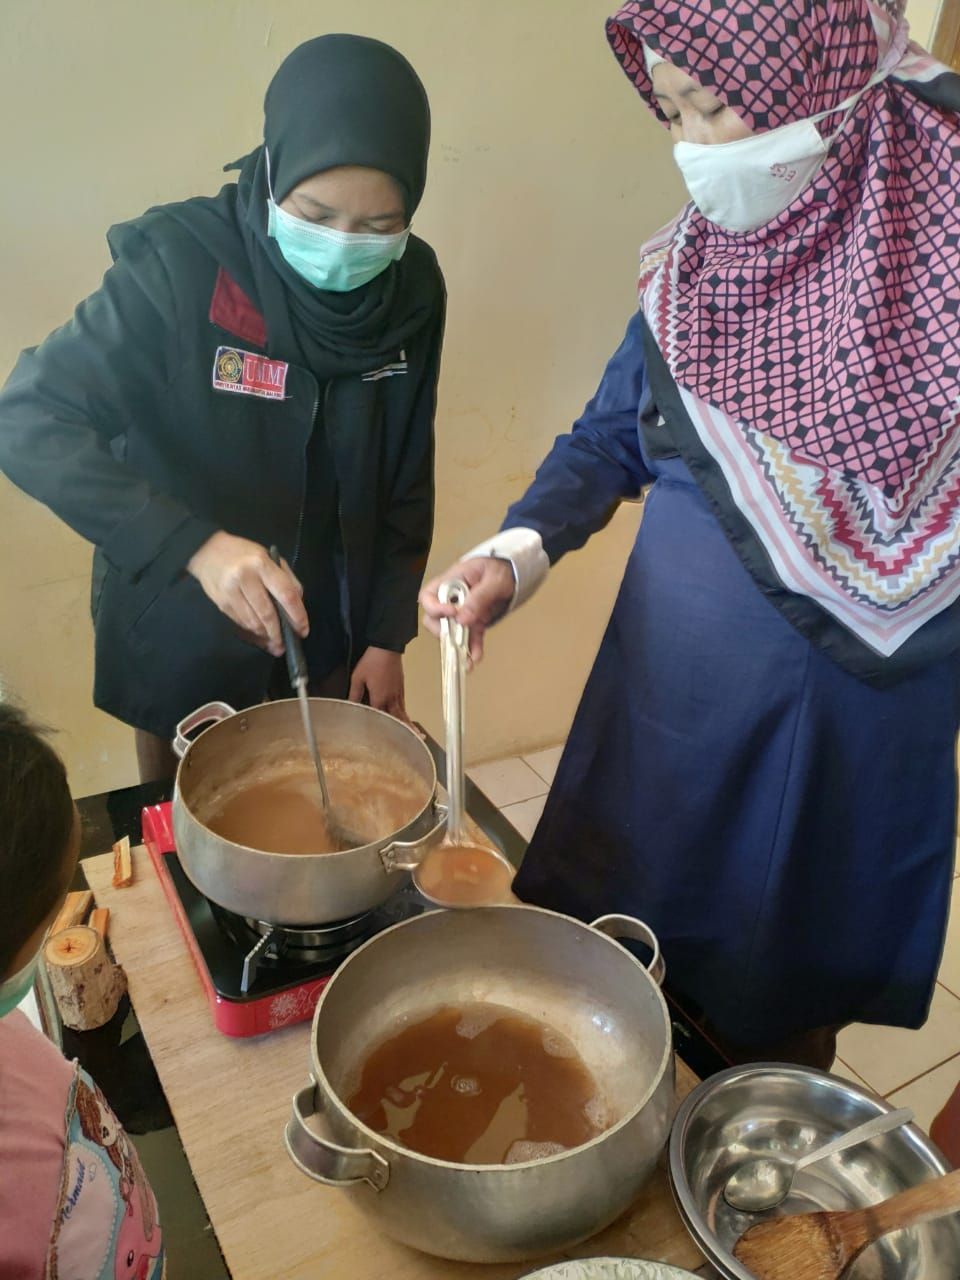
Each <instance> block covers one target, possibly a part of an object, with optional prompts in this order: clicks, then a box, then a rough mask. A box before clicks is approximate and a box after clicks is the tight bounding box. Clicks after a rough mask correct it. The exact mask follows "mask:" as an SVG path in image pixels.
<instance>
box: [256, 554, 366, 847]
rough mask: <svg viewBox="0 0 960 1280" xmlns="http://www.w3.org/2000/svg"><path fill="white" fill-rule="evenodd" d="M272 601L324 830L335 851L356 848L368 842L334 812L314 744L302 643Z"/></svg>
mask: <svg viewBox="0 0 960 1280" xmlns="http://www.w3.org/2000/svg"><path fill="white" fill-rule="evenodd" d="M270 559H271V560H272V561H273V563H274V564H277V565H278V564H280V563H281V560H280V552H279V551H278V550H277V548H276V547H271V548H270ZM274 604H275V605H276V608H277V616H278V617H279V619H280V631H281V634H282V635H283V651H284V656H285V657H286V660H287V672H288V673H289V676H290V684H291V685H292V686H293V688H294V690H295V692H296V695H297V701H298V702H299V704H300V719H301V720H302V721H303V735H304V737H305V738H306V740H307V747H308V749H309V751H310V756H311V758H312V760H313V767H314V769H316V771H317V782H318V783H319V784H320V798H321V800H322V801H323V812H324V817H325V818H326V822H327V830H328V832H329V834H330V839H331V841H332V843H333V844H334V845H336V852H338V853H339V852H342V851H343V850H344V849H358V848H360V847H361V846H362V845H365V844H368V843H369V841H367V840H366V839H365V838H364V837H363V836H360V835H358V834H357V832H355V831H351V830H350V829H349V828H348V827H345V826H344V825H343V823H341V822H340V821H339V819H338V818H337V816H336V811H335V810H334V808H333V806H332V805H331V803H330V792H329V789H328V787H327V775H326V773H325V772H324V768H323V761H322V760H321V759H320V750H319V748H318V746H317V735H316V733H315V731H314V728H313V717H312V716H311V714H310V698H309V693H308V686H309V677H308V674H307V660H306V657H305V656H304V652H303V645H302V644H301V642H300V637H299V635H298V634H297V631H296V628H295V627H294V625H293V623H292V622H291V621H290V618H289V616H288V614H287V611H286V610H285V609H284V607H283V605H282V604H281V603H280V601H279V600H275V601H274Z"/></svg>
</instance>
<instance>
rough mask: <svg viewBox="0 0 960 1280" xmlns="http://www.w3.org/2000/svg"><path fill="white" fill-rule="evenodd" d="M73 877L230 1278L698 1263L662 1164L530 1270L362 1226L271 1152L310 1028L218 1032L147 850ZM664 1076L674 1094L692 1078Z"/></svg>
mask: <svg viewBox="0 0 960 1280" xmlns="http://www.w3.org/2000/svg"><path fill="white" fill-rule="evenodd" d="M84 870H85V872H86V875H87V878H88V880H89V883H90V887H91V888H92V889H93V891H94V894H95V896H96V900H97V903H98V905H100V906H105V907H109V908H110V912H111V915H110V942H111V945H112V948H113V952H114V955H115V957H116V959H117V961H118V962H119V963H120V964H122V965H123V967H124V969H125V970H126V973H127V980H128V983H129V991H130V998H131V1000H132V1002H133V1006H134V1008H135V1010H136V1014H137V1018H138V1021H139V1023H140V1026H141V1029H142V1031H143V1035H144V1038H145V1039H146V1042H147V1046H148V1048H149V1050H150V1054H151V1056H152V1058H153V1061H154V1064H155V1066H156V1069H157V1073H158V1075H159V1077H160V1082H161V1084H162V1085H163V1089H164V1092H165V1094H166V1096H167V1101H168V1102H169V1104H170V1109H171V1111H172V1112H173V1116H174V1119H175V1121H176V1125H177V1129H178V1131H179V1134H180V1140H181V1142H182V1143H183V1148H184V1150H185V1152H186V1154H187V1158H188V1160H189V1161H190V1166H191V1169H192V1171H193V1175H194V1177H195V1179H196V1181H197V1185H198V1187H199V1189H200V1194H201V1195H202V1197H203V1201H204V1204H205V1205H206V1208H207V1212H208V1214H209V1216H210V1221H211V1222H212V1223H213V1226H214V1230H215V1231H216V1234H217V1239H218V1241H219V1243H220V1247H221V1249H222V1251H223V1255H224V1258H225V1259H226V1262H227V1266H228V1267H229V1269H230V1272H231V1274H232V1276H233V1277H234V1280H318V1278H321V1277H331V1278H332V1277H336V1278H337V1280H340V1278H341V1277H342V1278H343V1280H348V1278H349V1280H381V1278H382V1277H389V1278H390V1280H435V1278H436V1277H441V1276H442V1277H449V1278H450V1280H515V1278H516V1277H518V1276H522V1275H526V1274H527V1273H529V1272H530V1271H533V1270H535V1269H536V1268H537V1267H538V1266H542V1265H547V1263H549V1262H550V1261H556V1260H559V1258H560V1257H596V1256H630V1257H637V1258H651V1259H656V1260H658V1261H662V1262H669V1263H672V1264H673V1265H674V1266H677V1267H686V1268H688V1269H689V1270H691V1271H694V1270H697V1269H698V1268H701V1267H703V1265H704V1260H703V1256H702V1255H701V1254H700V1252H699V1250H698V1249H697V1248H696V1246H695V1245H694V1244H693V1242H692V1240H691V1239H690V1237H689V1236H688V1235H687V1232H686V1230H685V1229H684V1227H683V1224H682V1223H681V1221H680V1219H679V1217H678V1216H677V1212H676V1210H675V1208H674V1205H673V1200H672V1197H671V1194H670V1189H669V1186H668V1184H667V1177H666V1173H665V1171H664V1169H663V1167H662V1162H661V1166H660V1167H658V1169H657V1171H656V1174H655V1175H654V1177H653V1178H652V1179H651V1181H650V1182H649V1183H648V1185H647V1187H646V1188H645V1190H644V1192H643V1193H642V1195H641V1196H640V1198H639V1199H638V1200H637V1201H636V1203H635V1204H634V1206H633V1208H632V1209H631V1210H630V1211H629V1212H628V1213H627V1214H625V1215H624V1216H623V1217H622V1218H620V1219H619V1221H618V1222H616V1223H614V1225H613V1226H611V1227H609V1228H608V1229H607V1230H606V1231H604V1232H602V1233H601V1234H600V1235H598V1236H595V1237H594V1238H593V1239H592V1240H590V1241H587V1242H585V1243H584V1244H582V1245H579V1246H577V1247H575V1248H573V1249H571V1250H568V1251H566V1252H565V1253H564V1254H562V1255H557V1256H556V1257H555V1258H547V1259H544V1260H543V1261H542V1262H537V1263H521V1264H518V1263H510V1264H503V1265H501V1264H474V1263H457V1262H450V1261H446V1260H444V1259H440V1258H432V1257H429V1256H428V1255H426V1254H422V1253H418V1252H416V1251H415V1250H412V1249H408V1248H407V1247H406V1246H404V1245H400V1244H396V1243H395V1242H394V1241H392V1240H390V1239H389V1238H388V1237H387V1236H385V1235H382V1234H381V1233H379V1232H377V1231H376V1230H372V1229H371V1224H370V1219H368V1218H366V1217H365V1216H363V1215H362V1214H361V1213H360V1212H359V1211H358V1210H357V1209H356V1208H354V1206H353V1205H352V1204H351V1203H350V1201H349V1199H348V1198H347V1197H346V1196H345V1195H343V1194H341V1193H340V1192H339V1191H337V1190H335V1189H334V1188H328V1187H323V1186H319V1185H317V1184H315V1183H313V1182H311V1181H310V1180H309V1179H307V1178H306V1177H304V1175H303V1174H301V1173H300V1172H299V1171H298V1170H297V1169H296V1168H295V1166H294V1165H293V1163H292V1162H291V1161H290V1159H289V1157H288V1156H287V1154H286V1151H285V1149H284V1146H283V1128H284V1125H285V1123H286V1121H287V1118H288V1115H289V1112H290V1099H291V1097H292V1095H293V1094H294V1092H295V1091H296V1090H297V1089H298V1088H300V1087H301V1086H302V1085H303V1084H305V1083H306V1081H307V1079H308V1044H309V1038H310V1024H309V1023H303V1024H301V1025H299V1026H295V1027H288V1028H285V1029H283V1030H281V1031H277V1032H274V1033H273V1034H271V1035H269V1036H260V1037H257V1038H256V1039H249V1040H232V1039H229V1038H228V1037H226V1036H223V1035H221V1034H220V1032H218V1031H217V1030H216V1028H215V1027H214V1024H213V1020H212V1017H211V1014H210V1010H209V1008H208V1006H207V1002H206V998H205V995H204V992H203V988H202V987H201V984H200V980H199V978H198V976H197V973H196V970H195V968H194V963H193V960H192V958H191V955H190V953H189V951H188V949H187V945H186V943H185V941H184V938H183V936H182V934H181V933H180V929H179V926H178V924H177V922H176V919H175V917H174V915H173V912H172V911H171V909H170V907H169V905H168V903H167V901H166V899H165V897H164V894H163V889H162V888H161V885H160V882H159V880H158V879H157V876H156V873H155V872H154V869H153V866H152V864H151V863H150V859H149V855H148V854H147V852H146V850H145V849H143V848H139V849H136V850H135V851H134V872H135V878H134V883H133V885H132V886H131V887H130V888H128V889H114V888H113V887H112V885H111V883H110V881H111V876H112V872H113V857H112V855H111V854H105V855H103V856H102V857H96V858H90V859H87V860H86V862H85V863H84ZM677 1068H678V1093H679V1094H680V1095H681V1096H682V1095H684V1094H686V1093H687V1092H688V1091H689V1090H690V1089H691V1088H692V1087H693V1086H694V1084H695V1083H696V1079H695V1077H694V1076H693V1074H692V1073H691V1072H690V1071H689V1070H688V1068H686V1067H685V1066H684V1064H683V1063H682V1062H679V1061H678V1063H677ZM160 1217H161V1222H162V1220H163V1205H162V1204H161V1205H160ZM704 1274H707V1273H706V1272H704Z"/></svg>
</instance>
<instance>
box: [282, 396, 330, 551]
mask: <svg viewBox="0 0 960 1280" xmlns="http://www.w3.org/2000/svg"><path fill="white" fill-rule="evenodd" d="M310 379H311V381H312V382H313V410H312V412H311V414H310V435H309V436H307V443H306V444H305V445H304V446H303V479H302V480H301V481H300V513H299V515H298V516H297V536H296V538H295V539H294V542H293V559H292V560H291V561H290V567H291V568H292V569H296V567H297V561H298V560H299V558H300V542H301V539H302V537H303V509H304V506H305V505H306V501H307V450H308V449H309V448H310V436H312V435H313V433H314V431H316V429H317V409H318V408H319V407H320V387H319V385H318V383H317V380H316V378H315V377H314V376H313V374H312V373H311V374H310ZM324 408H326V394H324Z"/></svg>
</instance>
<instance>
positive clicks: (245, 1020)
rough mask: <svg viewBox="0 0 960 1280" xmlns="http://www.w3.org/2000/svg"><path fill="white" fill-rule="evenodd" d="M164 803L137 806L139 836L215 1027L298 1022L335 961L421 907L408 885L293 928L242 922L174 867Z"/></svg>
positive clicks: (235, 1032) (241, 1032)
mask: <svg viewBox="0 0 960 1280" xmlns="http://www.w3.org/2000/svg"><path fill="white" fill-rule="evenodd" d="M171 809H172V807H171V805H170V803H169V802H167V803H165V804H157V805H149V806H148V807H147V808H145V809H144V810H143V818H142V821H143V842H144V844H145V845H146V846H147V850H148V852H149V854H150V860H151V862H152V863H153V865H154V868H155V869H156V872H157V875H158V876H159V877H160V883H161V885H162V886H163V892H164V894H165V896H166V899H167V901H168V902H169V904H170V906H171V908H172V910H173V913H174V915H175V916H176V918H177V922H178V924H179V925H180V929H181V931H182V933H183V936H184V938H185V939H186V942H187V946H188V947H189V948H190V953H191V955H192V956H193V960H194V963H195V964H196V966H197V972H198V974H199V975H200V981H201V982H202V983H203V987H204V990H205V991H206V993H207V999H208V1001H209V1002H210V1009H211V1012H212V1013H213V1020H214V1023H215V1025H216V1027H217V1030H218V1031H222V1032H223V1034H224V1035H227V1036H256V1035H262V1034H263V1033H264V1032H268V1031H276V1030H277V1029H278V1028H279V1027H287V1026H290V1025H291V1024H292V1023H295V1022H306V1021H307V1020H308V1019H309V1018H311V1017H312V1016H313V1010H314V1008H315V1006H316V1003H317V1001H318V1000H319V999H320V993H321V991H322V990H323V988H324V987H325V986H326V985H327V982H328V981H329V980H330V977H331V975H332V974H333V972H334V970H335V969H336V968H337V966H338V965H339V964H340V963H341V961H342V960H344V959H345V958H346V957H347V956H348V955H349V954H350V952H351V951H354V950H356V948H357V947H359V946H360V945H361V944H362V943H364V942H366V941H367V939H368V938H372V937H373V936H374V934H376V933H379V932H380V931H381V930H383V929H387V928H389V927H390V925H393V924H398V923H399V922H400V921H401V920H407V919H409V918H410V916H415V915H419V914H420V913H421V912H423V911H426V910H429V909H430V904H429V903H428V902H427V901H426V899H425V898H421V897H420V895H419V894H418V893H417V891H416V890H415V889H414V888H413V886H412V885H407V886H405V887H404V888H402V889H400V890H399V891H398V892H397V893H395V894H394V895H393V897H391V898H390V899H388V901H387V902H385V903H383V905H382V906H380V907H377V908H376V909H375V910H373V911H368V912H366V913H365V914H364V915H362V916H357V917H355V918H354V919H352V920H338V921H336V922H334V923H332V924H325V925H318V926H316V927H314V928H310V927H306V928H299V929H293V928H288V927H286V926H283V925H274V924H269V923H267V922H265V921H261V920H248V919H245V918H244V917H243V916H237V915H234V914H233V913H232V912H230V911H226V910H224V908H223V907H219V906H217V904H216V903H214V902H211V901H210V900H209V899H208V898H205V897H204V896H203V894H202V893H200V891H199V890H198V889H196V888H194V886H193V884H192V883H191V882H190V880H188V879H187V875H186V873H185V872H184V870H183V867H182V866H181V865H180V860H179V858H178V857H177V851H176V844H175V842H174V838H173V822H172V813H171Z"/></svg>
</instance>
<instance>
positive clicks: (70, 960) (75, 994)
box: [43, 925, 127, 1031]
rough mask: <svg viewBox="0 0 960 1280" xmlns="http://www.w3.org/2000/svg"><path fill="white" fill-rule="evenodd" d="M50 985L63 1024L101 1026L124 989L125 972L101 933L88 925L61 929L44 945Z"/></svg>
mask: <svg viewBox="0 0 960 1280" xmlns="http://www.w3.org/2000/svg"><path fill="white" fill-rule="evenodd" d="M43 955H44V960H45V961H46V964H47V973H48V974H49V975H50V987H51V989H52V991H53V994H54V997H55V999H56V1001H57V1008H58V1009H59V1010H60V1017H61V1018H62V1019H63V1023H64V1025H65V1026H67V1027H70V1028H71V1029H72V1030H73V1031H91V1030H92V1029H93V1028H94V1027H102V1026H103V1024H104V1023H105V1022H109V1021H110V1019H111V1018H112V1017H113V1015H114V1014H115V1013H116V1011H117V1006H118V1005H119V1003H120V999H121V997H122V996H123V993H124V992H125V991H126V989H127V978H126V974H125V973H124V972H123V970H122V969H121V968H120V966H119V965H115V964H114V963H113V961H112V960H111V959H110V957H109V955H108V954H107V948H106V946H105V944H104V941H103V937H102V936H101V935H100V934H99V933H98V932H97V930H96V929H91V928H90V927H89V926H88V925H75V926H73V927H72V928H70V929H61V930H60V932H59V933H55V934H53V935H52V936H51V937H50V938H48V940H47V944H46V946H45V947H44V949H43Z"/></svg>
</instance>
